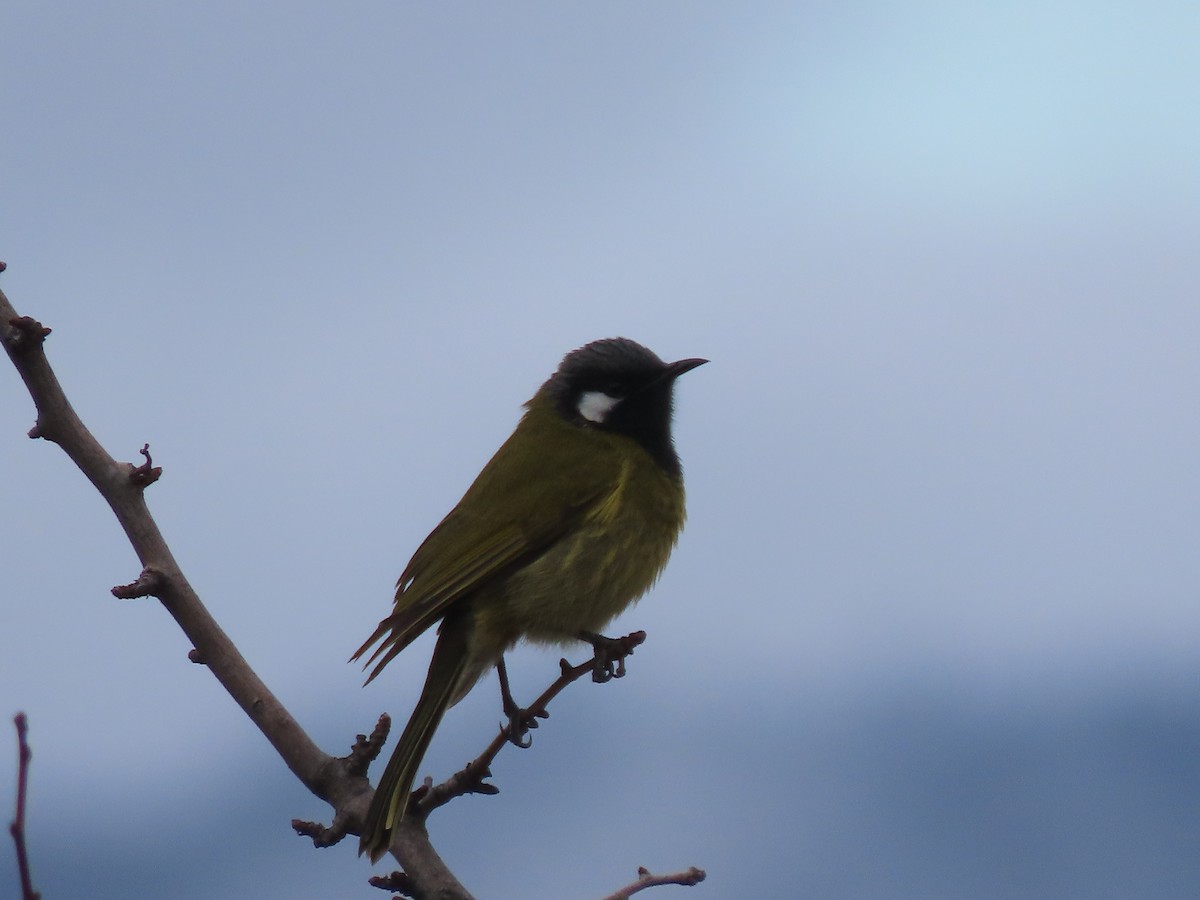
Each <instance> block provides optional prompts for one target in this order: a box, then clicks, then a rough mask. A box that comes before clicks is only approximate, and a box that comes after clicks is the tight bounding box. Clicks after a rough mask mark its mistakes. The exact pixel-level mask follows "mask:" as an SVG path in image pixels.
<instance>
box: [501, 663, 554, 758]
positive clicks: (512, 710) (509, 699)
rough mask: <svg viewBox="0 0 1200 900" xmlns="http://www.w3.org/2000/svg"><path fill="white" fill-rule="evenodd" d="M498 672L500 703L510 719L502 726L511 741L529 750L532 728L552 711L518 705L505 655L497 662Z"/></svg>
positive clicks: (531, 743)
mask: <svg viewBox="0 0 1200 900" xmlns="http://www.w3.org/2000/svg"><path fill="white" fill-rule="evenodd" d="M496 673H497V674H498V675H499V676H500V704H501V707H502V708H503V710H504V715H505V717H506V718H507V719H508V725H505V724H504V723H501V724H500V727H501V728H502V729H503V730H504V733H505V736H506V737H507V738H508V741H509V743H511V744H512V745H513V746H515V747H520V748H521V749H522V750H527V749H529V748H530V747H532V746H533V738H532V737H530V736H529V732H530V730H531V729H534V728H537V727H538V721H537V720H538V719H546V718H549V716H550V713H548V712H546V711H545V710H544V709H535V708H532V707H531V708H530V709H523V708H522V707H520V706H518V705H517V701H516V700H514V699H513V695H512V691H511V690H510V689H509V686H508V669H507V668H506V667H505V665H504V657H501V658H500V661H499V662H497V663H496Z"/></svg>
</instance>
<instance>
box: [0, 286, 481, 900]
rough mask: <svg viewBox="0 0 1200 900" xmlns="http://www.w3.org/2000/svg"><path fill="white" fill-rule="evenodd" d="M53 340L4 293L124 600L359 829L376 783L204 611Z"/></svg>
mask: <svg viewBox="0 0 1200 900" xmlns="http://www.w3.org/2000/svg"><path fill="white" fill-rule="evenodd" d="M2 265H3V264H0V266H2ZM0 271H2V268H0ZM49 334H50V329H49V328H46V327H45V326H44V325H42V324H41V323H39V322H37V321H36V320H34V319H32V318H29V317H27V316H20V315H18V314H17V311H16V310H15V309H13V307H12V305H11V304H10V303H9V301H8V298H7V297H5V296H4V293H3V292H2V291H0V343H2V344H3V345H4V349H5V350H6V352H7V353H8V356H9V358H10V359H11V360H12V363H13V365H14V366H15V367H16V369H17V372H18V373H20V375H21V378H22V379H23V380H24V382H25V386H26V387H27V388H28V390H29V394H30V396H31V397H32V398H33V402H34V406H35V407H36V409H37V422H36V424H35V425H34V427H33V428H32V429H31V430H30V432H29V436H30V437H33V438H44V439H46V440H49V441H52V442H54V443H56V444H58V445H59V446H60V447H61V448H62V449H63V451H64V452H65V453H66V454H67V456H69V457H70V458H71V460H72V462H74V463H75V465H77V466H78V467H79V469H80V471H82V472H83V474H84V475H85V476H87V478H88V479H89V480H90V481H91V482H92V484H93V485H94V486H95V487H96V490H98V491H99V492H100V495H101V496H102V497H103V498H104V499H105V500H106V501H107V502H108V504H109V506H111V507H112V510H113V513H114V514H115V515H116V517H117V521H118V522H119V523H120V524H121V527H122V528H123V529H124V530H125V534H126V535H127V536H128V538H129V542H130V544H131V545H132V546H133V549H134V551H135V552H136V553H137V555H138V558H139V559H140V560H141V563H142V566H143V575H144V576H146V578H148V579H149V581H150V583H149V584H147V582H146V581H144V580H143V579H142V578H139V580H138V581H136V582H134V583H133V584H132V585H128V586H125V587H124V588H119V589H118V592H119V593H120V594H124V593H125V591H126V590H128V592H129V594H130V595H131V596H132V595H142V594H143V593H144V594H150V593H153V595H154V596H156V597H157V598H158V599H159V601H160V602H161V603H162V605H163V606H164V607H165V608H166V610H167V612H169V613H170V614H171V616H172V617H174V619H175V621H176V622H177V623H178V624H179V627H180V628H181V629H183V632H184V634H185V635H187V638H188V640H190V641H191V642H192V644H193V646H194V647H195V651H194V652H193V653H191V654H189V658H190V659H192V661H193V662H199V663H201V664H203V665H205V666H207V667H208V669H209V671H211V672H212V673H213V675H214V676H216V678H217V680H218V681H219V682H220V683H221V685H222V686H223V687H224V688H225V690H226V691H227V692H228V693H229V695H230V696H231V697H232V698H233V699H234V700H235V701H236V702H237V703H238V705H239V706H241V708H242V710H243V711H244V712H245V713H246V715H248V716H249V717H250V719H251V720H252V721H253V722H254V724H255V725H257V726H258V728H259V730H260V731H261V732H262V733H263V735H264V736H265V737H266V738H267V740H268V741H270V742H271V745H272V746H273V747H274V748H275V751H276V752H277V753H278V754H279V756H280V758H282V759H283V761H284V763H285V764H286V765H287V766H288V768H289V769H291V770H292V772H293V773H294V774H295V775H296V777H297V778H299V779H300V781H301V782H302V783H303V784H304V786H305V787H307V788H308V789H309V790H310V791H312V793H313V794H315V795H316V796H318V797H320V798H321V799H322V800H325V801H326V802H327V803H329V804H330V805H331V806H332V807H333V808H334V810H335V820H336V821H338V823H339V826H340V827H343V828H345V829H347V830H352V831H357V829H358V828H359V827H360V826H359V823H361V822H362V820H363V818H364V817H365V815H366V811H367V806H368V804H369V803H370V798H371V786H370V783H369V782H368V781H367V779H366V778H365V777H364V776H363V775H362V774H361V773H356V772H351V771H348V769H347V765H348V764H347V762H346V761H345V760H339V759H335V758H334V757H332V756H330V755H329V754H327V753H324V752H322V751H321V749H320V748H319V747H317V745H316V744H315V743H313V741H312V739H311V738H310V737H309V736H308V734H306V733H305V731H304V729H303V728H301V727H300V725H299V723H298V722H296V720H295V718H293V716H292V714H291V713H290V712H289V711H288V710H287V709H286V708H285V707H284V706H283V704H282V703H280V702H279V700H278V699H277V698H276V697H275V695H274V694H273V693H272V692H271V691H270V689H269V688H268V687H267V686H266V684H265V683H264V682H263V681H262V679H260V678H259V677H258V675H257V674H255V672H254V670H253V669H252V668H251V667H250V665H249V663H247V662H246V660H245V658H244V657H243V656H242V654H241V652H240V651H239V650H238V649H237V647H236V646H235V645H234V643H233V641H231V640H230V639H229V636H228V635H227V634H225V632H224V631H223V630H222V629H221V627H220V625H218V624H217V622H216V620H215V619H213V617H212V615H211V614H210V613H209V612H208V610H207V609H206V608H205V606H204V604H203V603H201V601H200V598H199V596H198V595H197V594H196V592H195V590H194V589H193V588H192V586H191V584H190V583H189V582H188V580H187V578H186V577H184V574H183V572H182V570H181V569H180V568H179V564H178V563H177V562H176V561H175V557H174V554H173V553H172V552H171V548H170V547H169V546H168V545H167V542H166V540H165V539H164V537H163V535H162V533H161V532H160V531H159V528H158V525H157V523H156V522H155V521H154V518H153V517H152V516H151V515H150V510H149V509H148V508H147V506H146V501H145V497H144V496H143V494H144V490H145V488H146V487H147V486H148V485H149V484H150V483H152V482H153V481H154V479H156V478H157V477H158V475H159V474H161V469H158V468H157V467H154V466H152V465H151V460H150V458H149V447H148V446H144V447H143V448H142V449H143V456H145V462H144V463H143V464H142V465H141V466H134V465H132V464H130V463H119V462H117V461H116V460H115V459H113V457H112V456H110V455H109V454H108V452H107V451H106V450H105V449H104V448H103V447H102V446H101V445H100V443H99V441H97V440H96V438H95V437H94V436H93V435H92V433H91V432H90V431H89V430H88V429H87V428H86V427H85V426H84V424H83V422H82V421H81V420H80V418H79V416H78V415H77V414H76V413H75V410H74V409H73V408H72V407H71V404H70V402H69V401H68V400H67V397H66V394H65V393H64V392H63V389H62V386H61V385H60V384H59V381H58V378H57V376H55V374H54V371H53V369H52V368H51V367H50V363H49V361H48V360H47V359H46V354H45V349H44V347H43V344H44V341H45V338H46V337H47V336H48V335H49ZM151 573H152V574H151ZM392 846H393V848H394V850H395V853H396V856H397V858H398V859H399V860H400V863H401V864H402V865H403V866H404V868H405V870H406V871H407V872H408V873H409V875H410V876H411V877H412V878H413V879H414V881H416V882H418V883H420V884H421V885H422V887H423V888H424V887H427V888H428V889H429V893H430V895H431V896H439V897H447V898H452V897H469V896H470V894H468V893H467V891H466V889H465V888H464V887H463V886H462V885H461V884H460V883H459V882H458V880H457V879H456V878H455V877H454V875H453V874H452V873H451V872H450V870H449V869H448V868H447V867H446V865H445V864H444V863H443V862H442V860H441V859H440V857H438V855H437V853H436V851H434V849H433V847H432V845H431V844H430V842H429V836H428V835H427V834H426V833H425V830H424V828H421V827H406V828H402V829H397V839H396V840H395V841H393V845H392Z"/></svg>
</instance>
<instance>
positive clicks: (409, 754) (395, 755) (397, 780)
mask: <svg viewBox="0 0 1200 900" xmlns="http://www.w3.org/2000/svg"><path fill="white" fill-rule="evenodd" d="M470 631H471V616H470V615H469V614H468V615H464V616H450V617H447V619H446V620H445V621H444V622H443V623H442V627H441V629H440V630H439V633H438V640H437V645H436V646H435V647H434V649H433V659H432V660H431V661H430V663H429V674H428V675H427V676H425V686H424V687H423V688H422V689H421V697H420V699H419V700H417V705H416V708H415V709H413V712H412V716H410V717H409V720H408V724H407V725H405V726H404V733H403V734H402V735H400V740H399V742H397V744H396V748H395V749H394V750H393V751H392V756H391V759H389V760H388V764H387V767H386V768H385V769H384V770H383V775H382V776H381V777H380V779H379V784H378V786H377V787H376V788H375V797H374V799H372V800H371V808H370V809H369V810H368V811H367V819H366V823H365V825H364V827H363V832H362V837H361V839H360V840H359V844H358V853H359V855H360V856H361V855H362V854H363V853H366V854H367V855H368V856H370V858H371V862H373V863H374V862H378V861H379V859H380V858H381V857H382V856H383V855H384V854H385V853H387V851H388V848H389V847H390V846H391V843H392V832H393V831H394V830H395V827H396V823H397V822H399V821H400V819H401V818H403V816H404V811H405V809H406V807H407V806H408V797H409V793H410V792H411V791H412V785H413V781H415V780H416V777H417V769H418V767H419V766H420V765H421V760H422V759H423V758H424V756H425V751H426V750H427V749H428V747H429V742H430V741H431V740H432V739H433V734H434V732H435V731H437V727H438V725H439V724H440V723H441V721H442V716H443V715H444V714H445V712H446V710H447V709H448V708H449V707H450V705H451V700H453V699H454V696H455V689H456V688H457V687H458V684H459V681H460V680H461V678H462V675H463V673H464V672H465V671H466V669H467V662H468V660H467V641H468V638H469V636H470Z"/></svg>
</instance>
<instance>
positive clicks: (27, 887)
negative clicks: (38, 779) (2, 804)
mask: <svg viewBox="0 0 1200 900" xmlns="http://www.w3.org/2000/svg"><path fill="white" fill-rule="evenodd" d="M0 265H3V263H0ZM0 271H3V269H0ZM13 724H14V725H16V726H17V747H18V756H17V815H16V818H14V819H13V820H12V824H10V825H9V826H8V833H9V834H11V835H12V839H13V843H14V844H16V845H17V869H18V870H19V871H20V873H21V898H22V900H41V896H42V895H41V894H39V893H38V892H37V891H35V890H34V889H33V877H32V876H31V875H30V874H29V851H28V849H27V848H26V847H25V791H26V788H27V786H28V784H29V761H30V760H31V759H32V758H33V751H32V750H30V749H29V740H28V733H29V722H28V720H27V719H26V718H25V713H17V714H16V716H14V717H13Z"/></svg>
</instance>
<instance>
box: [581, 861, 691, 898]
mask: <svg viewBox="0 0 1200 900" xmlns="http://www.w3.org/2000/svg"><path fill="white" fill-rule="evenodd" d="M707 877H708V876H707V875H706V874H705V872H704V870H703V869H697V868H696V867H695V866H692V867H691V868H690V869H688V870H687V871H685V872H675V873H674V874H672V875H651V874H650V872H649V870H647V869H644V868H639V869H638V877H637V881H634V882H632V883H631V884H627V885H625V887H623V888H621V889H620V890H619V891H614V892H613V893H611V894H609V895H608V896H607V897H605V898H604V900H629V898H630V897H632V896H633V895H634V894H636V893H637V892H638V891H644V890H645V889H646V888H650V887H660V886H662V885H664V884H679V885H683V886H684V887H695V886H696V885H698V884H699V883H700V882H702V881H703V880H704V879H705V878H707Z"/></svg>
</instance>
